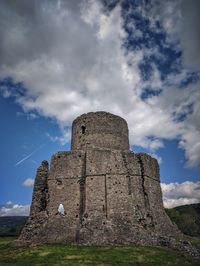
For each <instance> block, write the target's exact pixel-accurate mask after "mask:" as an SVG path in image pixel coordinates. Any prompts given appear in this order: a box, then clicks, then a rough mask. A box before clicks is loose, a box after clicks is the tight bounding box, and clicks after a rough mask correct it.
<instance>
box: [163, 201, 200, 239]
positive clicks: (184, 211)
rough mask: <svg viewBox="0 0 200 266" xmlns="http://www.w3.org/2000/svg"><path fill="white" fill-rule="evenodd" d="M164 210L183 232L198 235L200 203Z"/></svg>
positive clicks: (199, 235)
mask: <svg viewBox="0 0 200 266" xmlns="http://www.w3.org/2000/svg"><path fill="white" fill-rule="evenodd" d="M165 210H166V212H167V214H168V216H169V217H170V219H171V220H172V221H173V222H175V223H176V224H177V226H178V228H179V229H180V230H181V231H182V232H183V233H184V234H186V235H190V236H197V237H200V203H197V204H190V205H184V206H179V207H175V208H173V209H165Z"/></svg>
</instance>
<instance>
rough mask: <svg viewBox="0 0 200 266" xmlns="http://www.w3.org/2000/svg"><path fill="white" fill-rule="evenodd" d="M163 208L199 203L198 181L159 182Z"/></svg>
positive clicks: (199, 183)
mask: <svg viewBox="0 0 200 266" xmlns="http://www.w3.org/2000/svg"><path fill="white" fill-rule="evenodd" d="M161 188H162V193H163V202H164V207H165V208H173V207H176V206H180V205H186V204H192V203H200V182H190V181H186V182H183V183H169V184H165V183H162V184H161Z"/></svg>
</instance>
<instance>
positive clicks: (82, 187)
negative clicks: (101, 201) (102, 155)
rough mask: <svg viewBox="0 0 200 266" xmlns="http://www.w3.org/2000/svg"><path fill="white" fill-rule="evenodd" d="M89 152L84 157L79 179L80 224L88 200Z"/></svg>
mask: <svg viewBox="0 0 200 266" xmlns="http://www.w3.org/2000/svg"><path fill="white" fill-rule="evenodd" d="M86 156H87V154H86V152H85V154H84V159H83V165H82V175H81V178H80V179H79V181H78V182H79V184H80V208H79V217H80V224H82V222H83V215H84V212H85V201H86V186H85V182H86V160H87V157H86Z"/></svg>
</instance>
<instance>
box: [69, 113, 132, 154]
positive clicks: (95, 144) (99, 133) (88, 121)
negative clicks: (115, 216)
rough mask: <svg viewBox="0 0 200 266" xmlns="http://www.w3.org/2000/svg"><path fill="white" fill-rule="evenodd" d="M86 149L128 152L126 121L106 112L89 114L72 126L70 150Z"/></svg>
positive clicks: (79, 118) (78, 119)
mask: <svg viewBox="0 0 200 266" xmlns="http://www.w3.org/2000/svg"><path fill="white" fill-rule="evenodd" d="M88 148H98V149H102V148H103V149H113V150H129V139H128V126H127V123H126V121H125V120H124V119H123V118H121V117H119V116H116V115H113V114H110V113H107V112H95V113H93V112H91V113H87V114H83V115H81V116H79V117H77V118H76V119H75V120H74V122H73V124H72V143H71V149H72V150H85V149H88Z"/></svg>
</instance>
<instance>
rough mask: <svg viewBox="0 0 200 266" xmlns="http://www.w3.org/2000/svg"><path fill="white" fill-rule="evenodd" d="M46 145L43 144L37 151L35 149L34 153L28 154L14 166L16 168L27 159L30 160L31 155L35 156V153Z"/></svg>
mask: <svg viewBox="0 0 200 266" xmlns="http://www.w3.org/2000/svg"><path fill="white" fill-rule="evenodd" d="M45 144H46V143H43V144H42V145H40V146H39V147H38V148H37V149H35V150H34V151H32V152H31V153H30V154H28V155H27V156H25V157H24V158H23V159H21V160H20V161H18V162H17V163H16V164H15V165H14V166H18V165H20V164H21V163H23V162H24V161H26V160H27V159H28V158H30V157H31V156H32V155H33V154H35V153H36V152H37V151H39V150H40V149H41V148H42V147H44V145H45Z"/></svg>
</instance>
